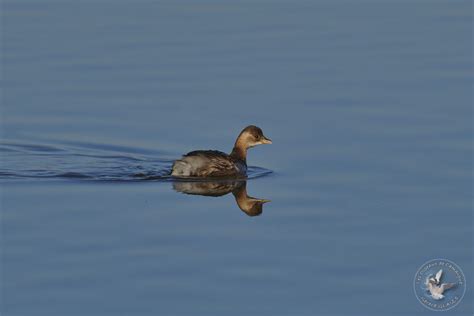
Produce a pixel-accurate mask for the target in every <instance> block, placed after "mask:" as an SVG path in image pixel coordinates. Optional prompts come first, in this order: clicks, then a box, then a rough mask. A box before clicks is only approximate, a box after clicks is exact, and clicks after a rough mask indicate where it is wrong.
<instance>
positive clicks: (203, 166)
mask: <svg viewBox="0 0 474 316" xmlns="http://www.w3.org/2000/svg"><path fill="white" fill-rule="evenodd" d="M246 172H247V166H246V164H245V162H241V161H239V160H236V159H234V158H232V157H231V156H229V155H227V154H226V153H223V152H221V151H217V150H196V151H192V152H189V153H187V154H186V155H184V156H183V157H182V158H181V159H179V160H176V161H175V162H174V164H173V168H172V172H171V175H172V176H175V177H245V175H246Z"/></svg>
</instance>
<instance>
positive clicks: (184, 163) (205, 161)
mask: <svg viewBox="0 0 474 316" xmlns="http://www.w3.org/2000/svg"><path fill="white" fill-rule="evenodd" d="M271 143H272V141H271V140H270V139H268V138H266V137H265V136H264V135H263V132H262V130H261V129H260V128H258V127H257V126H253V125H250V126H247V127H246V128H244V129H243V130H242V132H241V133H240V134H239V136H238V137H237V140H236V141H235V145H234V148H233V149H232V152H231V153H230V155H227V154H226V153H223V152H221V151H217V150H196V151H192V152H190V153H187V154H186V155H184V156H183V157H182V158H181V159H179V160H176V161H175V162H174V163H173V168H172V171H171V175H172V176H174V177H198V178H221V177H229V178H245V177H246V176H247V149H249V148H251V147H254V146H257V145H261V144H271Z"/></svg>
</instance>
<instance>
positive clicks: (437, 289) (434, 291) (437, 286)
mask: <svg viewBox="0 0 474 316" xmlns="http://www.w3.org/2000/svg"><path fill="white" fill-rule="evenodd" d="M442 275H443V270H439V271H438V273H436V275H435V276H434V277H433V276H429V277H428V278H427V279H426V286H427V289H428V291H430V293H431V297H432V298H434V299H435V300H440V299H443V298H444V295H443V293H444V291H446V290H448V289H450V288H452V287H454V286H455V285H456V284H455V283H441V276H442Z"/></svg>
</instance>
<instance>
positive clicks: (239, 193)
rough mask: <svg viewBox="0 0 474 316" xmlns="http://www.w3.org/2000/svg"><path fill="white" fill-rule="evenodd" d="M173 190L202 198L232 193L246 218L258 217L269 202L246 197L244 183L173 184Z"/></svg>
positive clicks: (245, 183) (245, 184)
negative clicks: (264, 205) (201, 196)
mask: <svg viewBox="0 0 474 316" xmlns="http://www.w3.org/2000/svg"><path fill="white" fill-rule="evenodd" d="M173 189H175V190H176V191H178V192H181V193H186V194H193V195H203V196H222V195H226V194H228V193H230V192H232V195H233V196H234V198H235V201H236V202H237V205H238V206H239V208H240V209H241V210H242V211H243V212H244V213H245V214H247V215H248V216H257V215H260V214H261V213H262V211H263V204H265V203H267V202H270V200H265V199H257V198H254V197H251V196H248V195H247V182H246V181H228V182H198V181H195V182H174V183H173Z"/></svg>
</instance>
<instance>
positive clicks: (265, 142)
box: [262, 136, 272, 144]
mask: <svg viewBox="0 0 474 316" xmlns="http://www.w3.org/2000/svg"><path fill="white" fill-rule="evenodd" d="M271 143H272V140H271V139H270V138H266V137H265V136H263V138H262V144H271Z"/></svg>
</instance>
